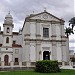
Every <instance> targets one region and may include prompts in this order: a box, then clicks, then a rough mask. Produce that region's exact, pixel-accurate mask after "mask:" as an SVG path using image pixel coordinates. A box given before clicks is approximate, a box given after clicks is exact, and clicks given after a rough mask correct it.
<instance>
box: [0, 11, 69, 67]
mask: <svg viewBox="0 0 75 75" xmlns="http://www.w3.org/2000/svg"><path fill="white" fill-rule="evenodd" d="M13 28H14V24H13V18H12V16H11V15H10V13H8V14H7V15H6V17H5V19H4V23H3V31H0V66H1V67H5V66H11V67H13V66H19V67H33V66H34V64H35V62H36V61H38V60H58V62H59V64H61V65H62V63H63V62H64V64H66V63H69V60H70V59H69V41H68V38H66V36H65V33H64V20H62V19H59V18H57V17H55V16H54V15H52V14H50V13H48V12H47V11H44V12H41V13H38V14H30V15H29V16H28V17H26V18H25V21H24V24H23V27H22V29H21V30H20V31H19V32H13Z"/></svg>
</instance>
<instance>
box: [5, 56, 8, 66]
mask: <svg viewBox="0 0 75 75" xmlns="http://www.w3.org/2000/svg"><path fill="white" fill-rule="evenodd" d="M8 61H9V56H8V55H5V56H4V65H5V66H8Z"/></svg>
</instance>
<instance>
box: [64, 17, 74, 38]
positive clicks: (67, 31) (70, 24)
mask: <svg viewBox="0 0 75 75" xmlns="http://www.w3.org/2000/svg"><path fill="white" fill-rule="evenodd" d="M74 26H75V17H73V18H71V19H70V20H69V27H67V28H66V31H65V34H66V36H67V37H68V36H69V35H70V34H71V33H72V34H74Z"/></svg>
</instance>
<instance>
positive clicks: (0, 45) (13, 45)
mask: <svg viewBox="0 0 75 75" xmlns="http://www.w3.org/2000/svg"><path fill="white" fill-rule="evenodd" d="M0 47H2V44H0ZM12 47H22V46H21V45H19V44H12Z"/></svg>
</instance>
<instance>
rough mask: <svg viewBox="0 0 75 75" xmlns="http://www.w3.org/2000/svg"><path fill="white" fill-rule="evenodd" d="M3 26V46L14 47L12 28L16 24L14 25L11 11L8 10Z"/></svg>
mask: <svg viewBox="0 0 75 75" xmlns="http://www.w3.org/2000/svg"><path fill="white" fill-rule="evenodd" d="M3 27H4V30H3V35H4V39H3V46H8V47H12V30H13V27H14V25H13V18H12V15H11V14H10V12H8V14H7V15H6V16H5V19H4V24H3ZM7 41H9V42H7Z"/></svg>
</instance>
